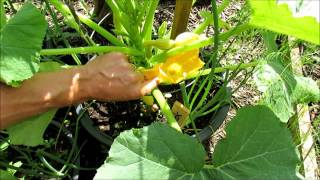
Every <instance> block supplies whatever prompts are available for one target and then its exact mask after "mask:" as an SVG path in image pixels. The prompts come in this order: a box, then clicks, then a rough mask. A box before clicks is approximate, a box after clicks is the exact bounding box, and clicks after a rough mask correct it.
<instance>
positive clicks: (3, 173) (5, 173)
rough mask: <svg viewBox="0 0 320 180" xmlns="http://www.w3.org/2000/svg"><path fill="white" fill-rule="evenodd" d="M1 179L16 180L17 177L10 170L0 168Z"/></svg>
mask: <svg viewBox="0 0 320 180" xmlns="http://www.w3.org/2000/svg"><path fill="white" fill-rule="evenodd" d="M0 179H3V180H16V178H15V177H14V176H13V175H12V174H10V173H9V172H8V171H5V170H2V169H0Z"/></svg>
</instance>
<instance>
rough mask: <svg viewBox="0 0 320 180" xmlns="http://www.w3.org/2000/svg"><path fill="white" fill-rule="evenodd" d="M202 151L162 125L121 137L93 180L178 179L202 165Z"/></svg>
mask: <svg viewBox="0 0 320 180" xmlns="http://www.w3.org/2000/svg"><path fill="white" fill-rule="evenodd" d="M204 156H205V151H204V149H203V147H202V145H201V144H199V143H198V142H197V141H196V140H195V139H193V138H191V137H189V136H187V135H183V134H181V133H180V132H178V131H177V130H175V129H173V128H171V127H169V126H167V125H163V124H158V123H157V124H153V125H151V126H148V127H144V128H142V129H132V130H129V131H125V132H123V133H121V134H120V135H119V136H118V137H117V138H116V139H115V141H114V143H113V144H112V146H111V150H110V152H109V158H108V159H107V160H106V162H105V164H104V165H103V166H101V167H100V168H99V169H98V171H97V174H96V176H95V179H179V178H183V177H185V178H187V177H189V178H190V177H192V176H193V175H195V174H196V173H198V172H200V170H201V168H202V166H203V165H204Z"/></svg>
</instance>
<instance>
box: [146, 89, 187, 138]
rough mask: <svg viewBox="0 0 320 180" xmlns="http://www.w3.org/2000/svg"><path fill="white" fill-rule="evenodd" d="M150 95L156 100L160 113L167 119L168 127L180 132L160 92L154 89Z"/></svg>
mask: <svg viewBox="0 0 320 180" xmlns="http://www.w3.org/2000/svg"><path fill="white" fill-rule="evenodd" d="M152 94H153V96H154V98H155V99H156V100H157V102H158V104H159V106H160V109H161V111H162V113H163V114H164V116H165V117H166V118H167V121H168V124H169V126H171V127H172V128H174V129H176V130H178V131H180V132H181V129H180V126H179V124H178V122H177V121H176V119H175V118H174V115H173V113H172V111H171V109H170V107H169V105H168V103H167V101H166V99H165V98H164V96H163V94H162V92H161V91H160V90H159V89H154V90H153V91H152Z"/></svg>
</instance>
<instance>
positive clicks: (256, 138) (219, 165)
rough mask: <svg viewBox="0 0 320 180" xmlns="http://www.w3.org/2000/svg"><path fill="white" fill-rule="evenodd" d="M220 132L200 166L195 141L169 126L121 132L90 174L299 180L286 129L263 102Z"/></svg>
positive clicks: (201, 154)
mask: <svg viewBox="0 0 320 180" xmlns="http://www.w3.org/2000/svg"><path fill="white" fill-rule="evenodd" d="M226 131H227V138H226V139H223V140H221V141H220V142H219V143H218V145H217V147H216V149H215V152H214V154H213V166H211V165H209V166H205V165H204V161H203V159H204V155H205V154H204V150H203V147H201V145H200V144H199V143H197V142H196V141H195V140H194V139H192V138H191V137H188V136H186V135H183V134H181V133H179V132H178V131H176V130H174V129H172V128H170V127H169V126H166V125H163V124H158V123H157V124H153V125H151V126H149V127H144V128H142V129H132V130H129V131H125V132H123V133H121V134H120V136H118V137H117V138H116V139H115V141H114V143H113V145H112V146H111V150H110V152H109V158H108V159H107V160H106V162H105V164H104V165H103V166H101V167H100V168H99V169H98V172H97V174H96V176H95V179H103V178H105V179H143V178H145V177H147V178H148V179H184V178H185V179H197V180H198V179H208V180H209V179H221V180H224V179H249V178H252V177H254V179H268V178H269V177H273V179H284V178H286V179H299V177H298V174H297V173H296V165H297V163H298V162H299V158H298V154H297V153H296V150H295V145H294V144H293V143H292V139H291V135H290V132H289V130H288V129H287V128H286V127H285V126H284V125H283V124H281V123H280V121H279V119H278V118H277V117H276V116H275V114H274V113H273V112H272V111H271V110H270V109H269V108H267V107H266V106H253V107H246V108H242V109H240V110H239V111H238V113H237V115H236V117H235V118H234V119H233V120H232V121H231V122H230V123H229V124H228V126H227V129H226ZM239 134H241V136H240V135H239ZM123 172H126V173H123Z"/></svg>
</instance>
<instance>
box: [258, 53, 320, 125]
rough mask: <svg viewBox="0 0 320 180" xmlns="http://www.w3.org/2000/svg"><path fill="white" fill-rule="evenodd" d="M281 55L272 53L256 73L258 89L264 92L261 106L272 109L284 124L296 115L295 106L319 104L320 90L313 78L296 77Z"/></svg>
mask: <svg viewBox="0 0 320 180" xmlns="http://www.w3.org/2000/svg"><path fill="white" fill-rule="evenodd" d="M283 62H284V60H283V58H282V56H281V54H279V53H271V54H270V55H268V57H267V58H266V61H263V62H262V63H261V64H260V65H259V66H258V70H257V72H256V73H255V82H256V84H257V87H258V89H259V90H260V91H261V92H264V95H263V98H262V100H261V102H260V104H264V105H266V106H268V107H270V108H271V109H272V110H273V111H274V113H275V114H276V115H277V116H278V117H279V119H280V120H281V121H282V122H287V121H288V120H289V118H290V117H291V116H292V115H293V114H294V105H295V104H298V103H309V102H317V101H319V100H320V98H319V96H320V90H319V87H318V86H317V83H316V82H315V81H313V80H312V79H311V78H305V77H298V76H295V75H294V74H293V73H292V71H291V68H290V64H287V65H285V64H284V63H283Z"/></svg>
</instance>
